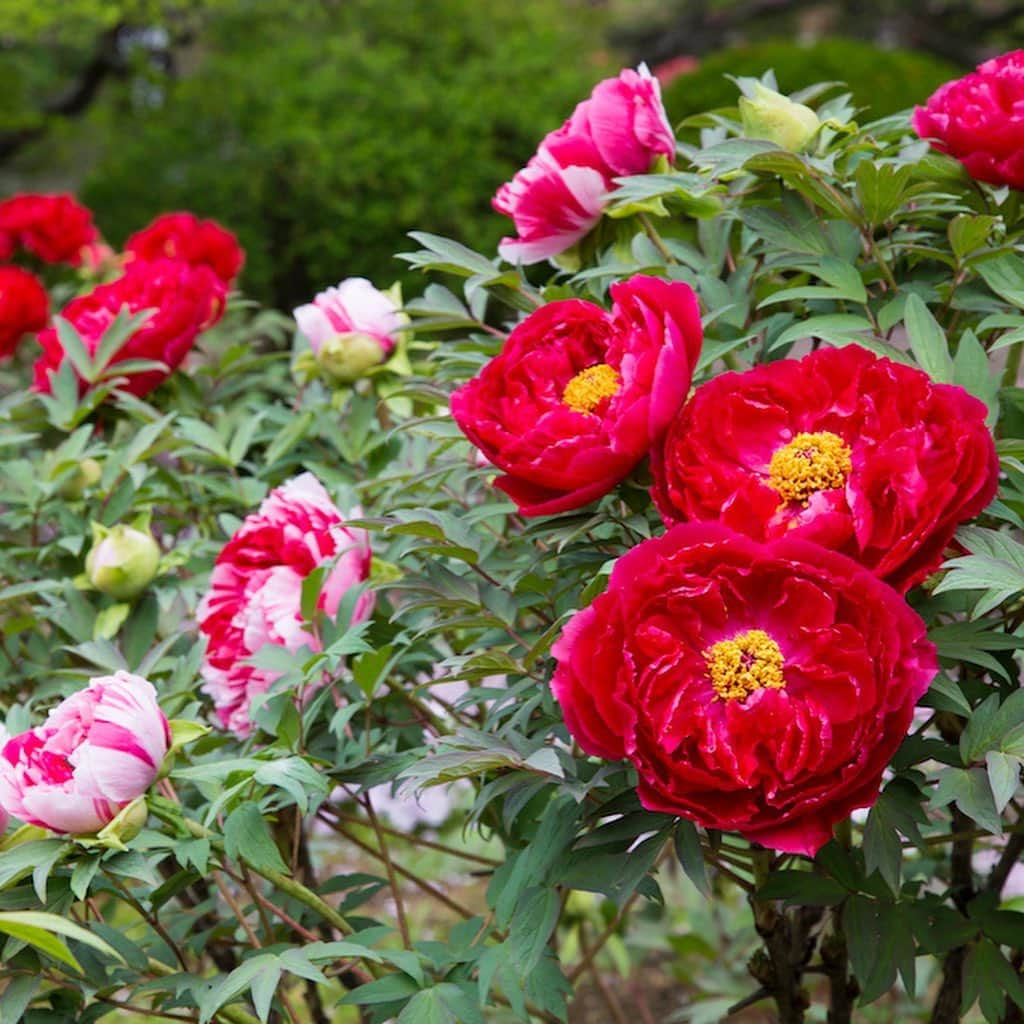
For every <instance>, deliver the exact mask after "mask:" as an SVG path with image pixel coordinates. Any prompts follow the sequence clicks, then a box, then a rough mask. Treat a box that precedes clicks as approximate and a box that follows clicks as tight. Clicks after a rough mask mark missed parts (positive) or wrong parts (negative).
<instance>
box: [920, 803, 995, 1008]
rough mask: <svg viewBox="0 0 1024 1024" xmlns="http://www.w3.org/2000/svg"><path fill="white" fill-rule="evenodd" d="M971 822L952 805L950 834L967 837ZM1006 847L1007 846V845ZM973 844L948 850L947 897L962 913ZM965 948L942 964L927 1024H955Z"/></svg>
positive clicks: (970, 888) (969, 892)
mask: <svg viewBox="0 0 1024 1024" xmlns="http://www.w3.org/2000/svg"><path fill="white" fill-rule="evenodd" d="M972 824H973V822H972V821H971V819H970V818H968V817H967V815H966V814H964V813H963V811H961V810H960V808H959V807H957V806H956V805H955V804H954V805H953V831H954V832H963V833H969V831H970V828H971V825H972ZM1007 845H1009V844H1007ZM973 852H974V840H973V838H970V837H969V836H965V838H962V839H957V840H956V841H955V842H954V843H953V844H952V847H951V849H950V855H949V865H950V890H949V891H950V896H951V898H952V900H953V903H954V904H955V905H956V908H957V910H959V911H960V912H961V913H966V910H967V904H968V903H970V902H971V900H972V899H973V898H974V895H975V893H974V875H973V873H972V870H971V855H972V853H973ZM966 959H967V947H966V946H957V947H956V948H955V949H951V950H950V951H949V953H947V954H946V959H945V960H944V961H943V963H942V984H941V985H940V986H939V994H938V995H937V996H936V997H935V1005H934V1006H933V1007H932V1016H931V1024H957V1022H958V1021H959V1020H960V1003H961V1000H962V997H963V988H964V962H965V961H966Z"/></svg>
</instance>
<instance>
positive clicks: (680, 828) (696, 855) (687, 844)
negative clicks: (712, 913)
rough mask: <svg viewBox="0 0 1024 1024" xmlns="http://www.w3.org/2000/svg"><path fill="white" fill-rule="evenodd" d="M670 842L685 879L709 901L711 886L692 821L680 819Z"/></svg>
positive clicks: (695, 827)
mask: <svg viewBox="0 0 1024 1024" xmlns="http://www.w3.org/2000/svg"><path fill="white" fill-rule="evenodd" d="M672 842H673V844H674V845H675V851H676V857H677V858H678V860H679V863H680V864H681V865H682V867H683V871H684V872H686V877H687V878H688V879H689V880H690V881H691V882H693V884H694V885H695V886H696V887H697V890H698V892H700V894H701V895H702V896H704V897H706V898H707V899H710V898H711V884H710V882H708V872H707V866H706V865H705V863H704V851H703V849H702V848H701V845H700V833H699V832H698V831H697V826H696V825H694V824H693V822H692V821H687V820H686V819H685V818H680V819H679V824H678V825H677V826H676V830H675V832H674V833H673V834H672Z"/></svg>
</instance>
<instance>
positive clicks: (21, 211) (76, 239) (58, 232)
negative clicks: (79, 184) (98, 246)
mask: <svg viewBox="0 0 1024 1024" xmlns="http://www.w3.org/2000/svg"><path fill="white" fill-rule="evenodd" d="M98 238H99V232H98V231H97V230H96V227H95V225H94V224H93V222H92V212H91V211H90V210H89V209H87V208H86V207H84V206H82V204H81V203H79V202H78V201H77V200H76V199H75V198H74V196H71V195H67V194H64V193H61V194H58V195H37V194H35V193H30V192H25V193H21V194H20V195H16V196H11V197H10V198H9V199H5V200H3V201H2V202H0V258H2V259H9V258H10V257H11V255H12V254H13V253H14V252H15V250H16V249H18V248H23V249H27V250H28V251H29V252H30V253H32V254H33V255H34V256H38V257H39V259H41V260H42V261H43V262H44V263H70V264H71V265H72V266H76V267H77V266H78V264H79V263H80V262H81V260H82V249H83V247H84V246H87V245H89V244H91V243H92V242H95V241H96V240H97V239H98Z"/></svg>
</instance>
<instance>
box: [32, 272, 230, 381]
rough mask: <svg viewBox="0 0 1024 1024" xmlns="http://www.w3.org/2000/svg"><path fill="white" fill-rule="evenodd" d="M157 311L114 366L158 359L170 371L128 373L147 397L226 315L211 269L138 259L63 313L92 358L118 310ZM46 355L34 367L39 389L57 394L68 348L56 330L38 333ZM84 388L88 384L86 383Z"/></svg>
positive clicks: (69, 304)
mask: <svg viewBox="0 0 1024 1024" xmlns="http://www.w3.org/2000/svg"><path fill="white" fill-rule="evenodd" d="M122 310H126V311H127V312H128V313H139V312H141V311H143V310H152V311H153V313H152V315H151V316H150V318H149V320H147V321H146V322H145V323H144V324H143V325H142V326H141V327H140V328H138V330H136V331H135V333H134V334H133V335H132V336H131V337H130V338H129V339H128V341H127V342H125V344H124V345H123V346H122V348H121V349H120V350H119V351H118V353H117V355H116V356H115V357H114V360H113V363H112V365H116V364H117V363H120V362H124V361H125V360H129V359H154V360H157V361H159V362H161V363H163V364H164V365H165V366H166V367H167V370H144V371H141V372H129V373H128V374H127V375H126V376H127V377H128V382H127V383H126V384H124V385H122V387H123V389H124V390H125V391H129V392H131V393H132V394H133V395H140V396H141V395H145V394H148V393H149V392H150V391H152V390H153V388H155V387H156V386H157V385H158V384H160V383H162V382H163V381H164V380H166V379H167V377H168V376H169V375H170V373H171V371H173V370H175V369H177V368H178V366H179V365H180V364H181V362H182V360H184V358H185V356H186V355H188V353H189V350H190V349H191V348H192V344H193V342H194V341H195V340H196V336H197V335H198V334H199V332H200V331H202V330H205V329H206V328H207V327H212V326H213V324H215V323H216V322H217V321H218V320H219V319H220V317H221V315H222V314H223V312H224V285H223V284H222V283H221V281H220V280H219V279H218V277H217V275H216V274H214V273H213V271H212V270H210V268H209V267H190V266H189V265H188V264H187V263H180V262H178V261H177V260H153V261H152V262H145V261H135V262H132V263H130V264H129V265H128V266H127V267H126V268H125V272H124V274H122V276H121V277H119V278H117V280H115V281H111V282H110V283H109V284H101V285H99V286H97V287H96V288H94V289H93V290H92V291H91V292H88V293H87V294H85V295H82V296H79V297H78V298H77V299H73V300H72V301H71V302H70V303H68V305H67V306H65V307H64V309H63V310H61V313H60V315H61V316H62V317H63V318H64V319H65V320H68V321H69V322H70V323H71V325H72V326H73V327H75V329H76V330H77V331H78V333H79V334H80V335H81V337H82V341H83V342H84V343H85V347H86V349H87V350H88V351H89V354H90V355H95V353H96V349H97V348H98V347H99V343H100V339H101V338H102V337H103V334H104V332H105V331H106V330H107V328H108V327H109V326H110V325H111V323H112V322H113V320H114V318H115V317H116V316H117V314H118V313H119V312H121V311H122ZM39 344H40V345H42V347H43V354H42V355H41V356H40V357H39V358H38V359H37V360H36V364H35V387H36V390H37V391H42V392H44V393H49V392H50V391H51V390H52V382H51V380H50V375H51V374H52V373H53V372H55V371H56V370H58V369H59V368H60V366H61V364H62V363H63V361H64V358H65V355H64V348H63V346H62V345H61V342H60V338H59V337H58V335H57V331H56V329H55V328H53V327H51V328H49V330H46V331H43V333H42V334H40V335H39ZM81 390H82V391H83V392H84V391H85V390H86V384H85V382H84V381H82V382H81Z"/></svg>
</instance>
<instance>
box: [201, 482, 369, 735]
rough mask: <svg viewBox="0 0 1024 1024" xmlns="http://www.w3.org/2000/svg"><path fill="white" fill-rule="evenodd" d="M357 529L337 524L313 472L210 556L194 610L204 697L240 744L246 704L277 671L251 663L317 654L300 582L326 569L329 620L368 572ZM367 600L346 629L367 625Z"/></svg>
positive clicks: (270, 498) (273, 498) (268, 502)
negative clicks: (202, 650)
mask: <svg viewBox="0 0 1024 1024" xmlns="http://www.w3.org/2000/svg"><path fill="white" fill-rule="evenodd" d="M370 558H371V552H370V542H369V538H368V537H367V534H366V531H365V530H357V529H353V528H351V527H347V526H345V524H344V520H343V518H342V515H341V513H340V512H339V511H338V509H337V507H336V506H335V504H334V502H333V501H331V499H330V497H329V496H328V494H327V491H326V490H324V486H323V484H321V483H320V481H319V480H317V478H316V477H315V476H313V474H312V473H303V474H302V475H301V476H297V477H295V479H294V480H290V481H288V483H286V484H283V485H282V486H281V487H278V488H277V489H276V490H273V491H271V492H270V494H269V495H267V497H266V499H265V500H264V502H263V504H262V505H260V508H259V511H258V512H255V513H253V514H252V515H250V516H248V517H247V518H246V520H245V522H244V523H242V526H241V527H240V528H239V530H238V531H237V532H236V533H235V535H234V536H233V537H232V538H231V540H229V541H228V543H227V544H226V545H225V546H224V549H223V550H222V551H221V553H220V554H219V555H218V556H217V561H216V563H215V565H214V569H213V575H212V576H211V578H210V589H209V591H208V593H207V594H206V596H205V597H204V598H203V600H202V602H201V603H200V606H199V612H198V614H199V628H200V631H201V632H202V633H203V634H205V636H206V637H207V640H208V645H207V650H206V656H205V658H204V660H203V665H202V669H201V672H202V676H203V680H204V685H203V689H204V691H205V692H206V693H208V694H209V695H210V696H211V697H212V698H213V703H214V707H215V708H216V711H217V717H218V718H219V719H220V723H221V725H223V726H224V727H225V728H226V729H230V730H232V731H233V732H235V733H236V734H237V735H239V736H248V735H249V733H250V732H251V731H252V723H251V721H250V718H249V705H250V703H251V701H252V698H253V697H254V696H256V695H257V694H260V693H265V692H266V690H267V689H268V688H269V686H270V684H271V683H272V682H273V681H274V680H275V679H276V678H278V673H276V672H274V671H272V670H270V669H265V668H258V667H256V666H255V665H252V664H249V659H251V658H252V656H253V655H254V654H255V653H256V652H257V651H258V650H259V649H260V648H261V647H263V646H265V645H267V644H275V645H277V646H279V647H284V648H285V649H287V650H289V651H297V650H298V649H299V648H300V647H309V648H311V649H313V650H319V647H320V642H319V640H318V639H317V637H316V636H314V635H313V634H312V633H311V632H309V630H307V629H306V627H305V626H304V625H303V621H302V583H303V581H304V580H305V579H306V577H307V576H308V575H309V574H310V573H311V572H312V571H313V570H314V569H316V568H317V567H318V566H320V565H323V564H324V563H330V564H331V569H330V571H329V572H328V574H327V577H326V578H325V580H324V582H323V586H322V588H321V591H320V601H319V605H318V607H319V608H320V609H321V610H322V611H323V612H324V613H325V614H326V615H328V616H330V617H333V616H334V615H336V614H337V611H338V606H339V604H340V603H341V599H342V598H343V597H344V595H345V594H346V593H347V592H348V591H349V590H350V589H351V588H352V587H354V586H357V585H358V584H360V583H362V582H363V580H365V579H366V578H367V577H368V576H369V574H370ZM372 610H373V595H372V594H369V593H367V594H363V595H362V596H361V597H360V598H359V600H358V601H357V602H356V606H355V610H354V612H353V616H352V621H353V622H361V621H363V620H364V619H366V618H369V615H370V612H371V611H372Z"/></svg>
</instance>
